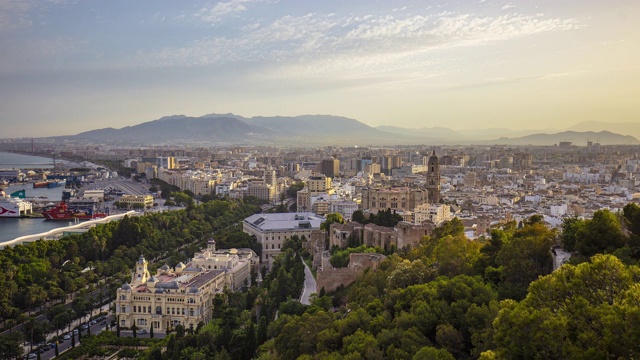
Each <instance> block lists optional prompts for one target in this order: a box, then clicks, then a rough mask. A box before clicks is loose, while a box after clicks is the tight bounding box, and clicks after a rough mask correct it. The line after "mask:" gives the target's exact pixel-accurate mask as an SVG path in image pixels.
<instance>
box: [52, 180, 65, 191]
mask: <svg viewBox="0 0 640 360" xmlns="http://www.w3.org/2000/svg"><path fill="white" fill-rule="evenodd" d="M66 184H67V180H58V181H49V182H48V183H47V187H48V188H49V189H51V188H57V187H60V186H65V185H66Z"/></svg>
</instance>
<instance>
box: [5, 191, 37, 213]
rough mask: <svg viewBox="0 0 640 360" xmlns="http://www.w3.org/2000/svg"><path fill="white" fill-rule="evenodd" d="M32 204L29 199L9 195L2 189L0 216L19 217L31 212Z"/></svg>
mask: <svg viewBox="0 0 640 360" xmlns="http://www.w3.org/2000/svg"><path fill="white" fill-rule="evenodd" d="M32 210H33V207H32V204H31V203H30V202H28V201H25V200H22V199H19V198H14V197H11V196H7V195H6V194H5V192H4V191H3V190H2V189H0V218H18V217H21V216H22V215H26V214H29V213H31V211H32Z"/></svg>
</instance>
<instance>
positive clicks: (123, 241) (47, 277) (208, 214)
mask: <svg viewBox="0 0 640 360" xmlns="http://www.w3.org/2000/svg"><path fill="white" fill-rule="evenodd" d="M258 211H259V208H258V207H256V206H254V205H250V204H246V203H242V202H229V201H211V202H207V203H204V204H201V205H198V206H190V207H188V208H187V209H185V210H180V211H172V212H164V213H154V214H148V215H145V216H139V217H128V216H125V217H124V218H123V219H122V220H120V221H117V222H110V223H107V224H103V225H98V226H96V227H94V228H92V229H90V230H89V231H87V232H86V233H84V234H80V235H72V236H67V237H64V238H62V239H60V240H50V241H44V240H39V241H36V242H33V243H25V244H20V245H16V246H13V247H6V248H4V249H2V250H0V289H3V291H0V322H1V323H2V324H3V325H4V326H6V327H11V326H13V325H14V324H16V323H22V322H25V321H27V320H28V319H29V316H30V315H34V314H35V313H37V312H39V311H40V310H42V309H43V308H47V307H49V308H50V307H52V306H54V305H55V304H57V303H62V302H64V301H65V300H66V299H67V298H68V294H71V296H73V295H74V294H76V293H77V292H79V291H80V290H83V289H84V291H83V293H81V294H80V295H82V296H80V297H79V298H76V300H74V304H75V303H76V302H77V303H78V304H77V305H74V307H73V310H74V313H73V314H72V316H75V317H78V316H82V315H85V313H84V311H83V310H80V309H82V308H83V306H81V301H80V299H83V298H84V299H85V300H86V301H85V303H88V302H90V303H91V304H92V305H93V304H95V303H96V302H101V300H102V299H101V298H102V297H104V298H105V299H106V297H108V296H113V294H114V293H115V288H116V287H117V286H120V285H122V283H123V282H125V281H127V279H128V277H129V276H130V272H129V270H130V269H131V268H132V266H133V265H134V264H135V261H136V260H137V258H138V257H139V256H140V254H144V255H145V257H146V258H148V259H155V260H162V261H166V262H168V263H170V264H175V263H177V262H179V261H186V259H187V258H189V257H191V256H192V255H193V253H195V252H196V251H199V250H200V248H201V247H202V246H204V243H205V242H206V240H207V239H208V238H209V237H211V236H212V235H213V234H216V236H217V238H216V241H217V242H218V244H219V246H220V247H249V248H252V249H254V250H255V251H257V252H260V250H261V247H260V246H259V245H258V244H257V242H256V240H255V238H253V237H250V236H247V235H246V234H244V233H242V232H241V231H239V230H238V228H237V227H236V225H237V224H238V222H239V221H241V219H243V218H245V217H247V216H249V215H251V214H253V213H255V212H258ZM238 232H240V234H238ZM160 265H161V264H160ZM156 266H159V265H156ZM154 270H155V269H152V271H154ZM90 284H91V285H93V286H95V287H90V286H89V285H90ZM96 288H99V289H100V290H101V291H94V290H93V289H96ZM102 290H105V291H102ZM96 297H97V299H96ZM76 310H77V311H76ZM25 313H26V315H27V316H25V315H24V314H25ZM56 315H58V314H56ZM56 315H54V316H53V317H52V318H51V319H50V321H49V325H48V329H49V330H57V329H62V328H64V324H65V321H63V320H62V319H63V318H65V319H66V317H67V315H66V314H62V315H58V318H57V319H56ZM40 323H42V322H40ZM41 327H42V328H43V329H44V328H45V326H44V325H42V326H41ZM44 331H45V330H43V332H44ZM29 338H30V337H28V338H27V339H29Z"/></svg>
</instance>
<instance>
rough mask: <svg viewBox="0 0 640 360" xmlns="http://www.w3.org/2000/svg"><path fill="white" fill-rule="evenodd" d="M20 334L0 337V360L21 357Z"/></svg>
mask: <svg viewBox="0 0 640 360" xmlns="http://www.w3.org/2000/svg"><path fill="white" fill-rule="evenodd" d="M22 351H23V350H22V334H21V333H19V332H14V333H10V334H7V335H0V359H13V358H17V357H19V356H20V355H22Z"/></svg>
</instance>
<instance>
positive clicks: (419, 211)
mask: <svg viewBox="0 0 640 360" xmlns="http://www.w3.org/2000/svg"><path fill="white" fill-rule="evenodd" d="M451 218H452V216H451V208H450V207H449V205H445V204H422V205H418V206H417V207H416V208H415V210H414V222H415V223H416V224H421V223H422V222H423V221H425V220H429V221H431V222H432V223H434V224H435V225H436V226H437V225H440V224H442V223H443V222H445V221H449V220H451Z"/></svg>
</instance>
